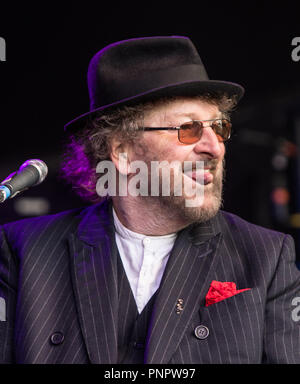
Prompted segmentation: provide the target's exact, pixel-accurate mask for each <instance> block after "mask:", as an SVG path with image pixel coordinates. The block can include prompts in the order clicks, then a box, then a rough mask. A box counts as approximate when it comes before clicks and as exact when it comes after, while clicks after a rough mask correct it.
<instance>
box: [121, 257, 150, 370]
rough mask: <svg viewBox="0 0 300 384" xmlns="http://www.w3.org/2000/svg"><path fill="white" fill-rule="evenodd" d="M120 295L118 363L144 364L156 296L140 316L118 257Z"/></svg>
mask: <svg viewBox="0 0 300 384" xmlns="http://www.w3.org/2000/svg"><path fill="white" fill-rule="evenodd" d="M118 295H119V311H118V363H119V364H143V363H144V352H145V345H146V337H147V331H148V324H149V320H150V318H151V313H152V307H153V304H154V301H155V297H156V294H154V295H153V296H152V297H151V299H150V300H149V301H148V303H147V305H146V306H145V308H144V309H143V311H142V312H141V313H140V314H139V312H138V309H137V306H136V302H135V299H134V296H133V293H132V290H131V287H130V284H129V281H128V279H127V276H126V272H125V270H124V267H123V264H122V261H121V258H120V256H118Z"/></svg>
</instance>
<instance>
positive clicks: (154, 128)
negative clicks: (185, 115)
mask: <svg viewBox="0 0 300 384" xmlns="http://www.w3.org/2000/svg"><path fill="white" fill-rule="evenodd" d="M219 120H221V121H222V120H226V121H227V122H228V123H230V124H231V122H230V120H228V119H222V118H219V119H210V120H190V121H186V122H185V123H183V124H181V125H180V126H178V127H139V129H140V130H144V131H174V130H176V131H178V141H179V142H180V143H182V144H185V145H191V144H195V143H196V142H197V141H199V140H200V139H201V137H202V133H203V129H204V128H208V127H210V128H212V127H211V125H208V126H207V127H202V131H201V136H200V137H199V139H198V140H197V141H195V143H190V144H189V143H183V142H182V141H181V140H180V138H179V134H180V129H182V128H181V127H182V126H183V125H184V124H187V123H193V122H199V123H205V122H207V121H209V122H214V121H219ZM231 135H232V130H231V131H230V134H229V137H228V139H223V141H219V142H220V143H225V142H226V141H228V140H229V139H230V137H231Z"/></svg>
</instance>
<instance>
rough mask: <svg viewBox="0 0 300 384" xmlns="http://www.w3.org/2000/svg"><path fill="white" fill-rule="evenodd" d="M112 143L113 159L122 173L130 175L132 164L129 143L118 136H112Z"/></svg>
mask: <svg viewBox="0 0 300 384" xmlns="http://www.w3.org/2000/svg"><path fill="white" fill-rule="evenodd" d="M110 145H111V152H110V158H111V161H112V162H113V163H114V164H115V167H116V168H117V170H118V171H119V172H120V173H121V174H123V175H128V174H129V164H130V159H129V151H130V147H129V145H128V144H125V143H123V142H121V141H120V140H119V139H118V138H117V137H114V138H112V140H111V144H110Z"/></svg>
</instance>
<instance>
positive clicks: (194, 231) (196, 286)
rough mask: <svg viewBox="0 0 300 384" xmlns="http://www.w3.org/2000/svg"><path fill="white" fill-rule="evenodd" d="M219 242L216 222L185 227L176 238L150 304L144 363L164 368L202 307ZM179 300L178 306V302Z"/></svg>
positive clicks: (214, 264) (219, 236)
mask: <svg viewBox="0 0 300 384" xmlns="http://www.w3.org/2000/svg"><path fill="white" fill-rule="evenodd" d="M221 241H222V234H221V233H220V228H219V225H218V219H217V218H214V219H212V220H211V221H209V222H206V223H202V224H198V225H197V226H193V227H188V228H186V229H184V230H183V231H182V232H181V233H180V234H179V235H178V237H177V239H176V242H175V245H174V248H173V250H172V253H171V255H170V257H169V260H168V263H167V266H166V270H165V273H164V277H163V280H162V282H161V286H160V288H159V292H158V294H157V298H156V301H155V304H154V308H153V313H152V319H151V321H150V327H149V329H148V337H147V345H146V353H145V362H146V363H149V364H167V363H168V362H169V361H170V359H171V357H172V355H173V353H174V352H175V350H176V349H177V347H178V345H179V342H180V340H181V338H182V337H183V335H184V334H185V333H186V328H187V327H188V326H189V324H190V323H191V318H192V316H193V315H194V313H195V312H196V311H198V310H199V308H200V306H204V303H205V295H206V293H207V291H208V289H209V285H210V282H211V280H212V276H213V274H214V272H215V266H216V263H217V260H218V256H219V248H220V244H221ZM180 299H181V300H182V302H181V301H179V302H178V300H180ZM177 305H179V308H178V307H177ZM177 312H178V313H177Z"/></svg>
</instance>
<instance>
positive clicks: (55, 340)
mask: <svg viewBox="0 0 300 384" xmlns="http://www.w3.org/2000/svg"><path fill="white" fill-rule="evenodd" d="M64 339H65V336H64V334H63V333H62V332H54V333H53V334H52V335H51V336H50V341H51V343H52V344H54V345H59V344H62V343H63V341H64Z"/></svg>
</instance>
